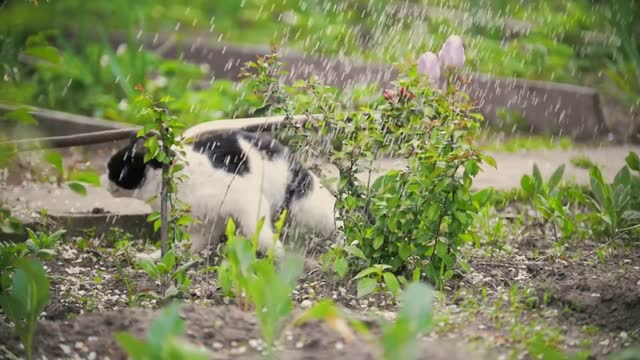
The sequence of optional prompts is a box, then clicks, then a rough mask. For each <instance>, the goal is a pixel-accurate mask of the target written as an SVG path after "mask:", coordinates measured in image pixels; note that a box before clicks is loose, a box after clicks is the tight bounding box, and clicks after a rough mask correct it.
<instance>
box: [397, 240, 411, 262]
mask: <svg viewBox="0 0 640 360" xmlns="http://www.w3.org/2000/svg"><path fill="white" fill-rule="evenodd" d="M398 255H399V256H400V258H401V259H402V260H407V259H408V258H409V255H411V247H410V246H409V244H407V243H406V242H401V243H400V244H399V245H398Z"/></svg>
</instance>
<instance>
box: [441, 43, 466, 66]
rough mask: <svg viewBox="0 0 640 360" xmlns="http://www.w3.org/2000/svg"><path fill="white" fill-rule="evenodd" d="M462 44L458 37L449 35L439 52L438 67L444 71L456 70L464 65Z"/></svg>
mask: <svg viewBox="0 0 640 360" xmlns="http://www.w3.org/2000/svg"><path fill="white" fill-rule="evenodd" d="M464 61H465V56H464V44H463V43H462V38H461V37H460V36H458V35H451V36H449V38H448V39H447V41H445V43H444V45H442V49H441V50H440V65H442V67H443V68H444V69H447V68H454V69H458V68H461V67H462V66H463V65H464Z"/></svg>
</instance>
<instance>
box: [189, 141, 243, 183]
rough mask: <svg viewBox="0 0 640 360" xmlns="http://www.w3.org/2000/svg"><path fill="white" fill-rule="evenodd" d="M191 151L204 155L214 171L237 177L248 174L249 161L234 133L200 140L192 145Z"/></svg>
mask: <svg viewBox="0 0 640 360" xmlns="http://www.w3.org/2000/svg"><path fill="white" fill-rule="evenodd" d="M193 150H194V151H197V152H199V153H201V154H205V155H206V156H207V158H209V161H211V165H213V167H214V168H215V169H223V170H224V171H226V172H228V173H231V174H237V175H239V176H242V175H245V174H246V173H248V172H249V159H247V154H246V153H245V152H244V151H242V148H241V147H240V142H239V141H238V135H237V133H236V132H227V133H222V134H214V135H210V136H206V137H203V138H200V139H198V140H197V141H195V142H194V143H193Z"/></svg>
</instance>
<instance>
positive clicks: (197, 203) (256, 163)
mask: <svg viewBox="0 0 640 360" xmlns="http://www.w3.org/2000/svg"><path fill="white" fill-rule="evenodd" d="M185 150H186V156H185V157H184V158H183V159H181V160H184V161H185V163H186V164H185V169H184V171H183V173H185V174H186V175H187V178H186V179H185V180H184V181H183V182H182V183H179V184H178V197H179V199H180V200H181V201H183V202H185V203H187V204H189V205H190V206H191V210H192V216H194V217H195V218H197V219H198V220H199V221H200V222H201V223H200V224H194V225H191V226H190V228H189V234H190V236H191V251H192V252H194V253H195V252H197V251H200V250H203V249H209V248H210V246H211V245H217V243H218V242H219V239H220V237H221V236H222V235H223V234H224V231H225V228H226V222H227V221H226V220H227V219H228V218H229V217H231V218H233V219H234V221H236V222H237V224H238V227H239V230H240V232H241V233H242V234H243V235H244V236H247V237H248V236H251V235H253V234H254V232H255V231H256V228H257V225H258V221H259V219H260V218H264V224H263V226H262V229H261V231H260V233H259V234H258V245H259V247H260V250H261V251H266V250H267V249H269V248H270V247H272V246H275V251H276V254H277V255H281V254H282V244H281V243H280V242H279V241H274V233H273V231H274V229H273V221H274V220H275V219H277V217H278V216H279V214H280V212H281V210H283V209H287V210H288V212H287V213H288V217H289V218H291V220H292V223H293V224H295V226H296V227H298V226H301V227H303V228H306V229H308V230H311V231H313V232H314V233H316V234H318V235H322V236H330V235H331V234H333V233H334V232H335V230H336V223H335V217H334V207H335V202H336V199H335V197H334V196H333V195H332V194H331V193H330V192H329V190H328V189H327V188H325V187H324V186H323V185H322V184H321V182H320V180H319V178H318V177H317V176H316V175H315V174H313V173H312V172H310V171H309V170H307V169H306V168H304V167H303V166H302V164H300V162H299V161H298V160H296V158H295V157H294V156H293V155H292V154H291V152H290V151H289V149H288V148H287V147H285V146H284V145H282V144H281V143H279V142H277V141H276V140H275V139H273V138H271V137H270V136H267V135H265V134H255V133H250V132H245V131H239V130H234V131H225V132H221V133H217V134H211V135H206V136H202V137H200V138H198V139H197V140H195V141H194V142H193V143H192V144H190V145H187V146H185ZM144 152H145V148H144V145H143V139H132V141H131V142H130V144H129V145H128V146H126V147H125V148H123V149H121V150H119V151H118V152H116V153H115V154H114V155H113V156H112V157H111V158H110V159H109V162H108V165H107V168H108V174H107V179H105V180H107V181H106V182H105V183H106V184H107V189H108V191H109V192H110V193H111V194H112V195H113V196H115V197H133V198H137V199H141V200H144V201H146V200H148V199H150V198H152V197H156V200H154V201H152V202H151V203H150V205H151V207H152V208H153V209H154V210H159V207H160V202H159V200H157V198H158V195H159V194H160V188H161V164H160V163H159V162H157V161H155V160H151V161H149V162H147V163H145V162H144ZM157 256H158V255H157V254H155V255H152V257H157Z"/></svg>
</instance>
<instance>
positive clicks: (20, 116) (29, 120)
mask: <svg viewBox="0 0 640 360" xmlns="http://www.w3.org/2000/svg"><path fill="white" fill-rule="evenodd" d="M0 119H8V120H12V121H14V122H17V123H20V124H24V125H37V124H38V121H37V120H36V119H35V118H34V117H33V115H31V113H30V112H29V110H27V109H24V108H23V109H16V110H13V111H9V112H7V113H5V114H3V115H1V116H0Z"/></svg>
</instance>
